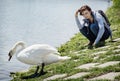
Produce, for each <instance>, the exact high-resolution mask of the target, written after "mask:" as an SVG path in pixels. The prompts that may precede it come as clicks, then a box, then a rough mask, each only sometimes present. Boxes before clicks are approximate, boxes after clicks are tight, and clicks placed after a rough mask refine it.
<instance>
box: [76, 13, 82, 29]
mask: <svg viewBox="0 0 120 81" xmlns="http://www.w3.org/2000/svg"><path fill="white" fill-rule="evenodd" d="M75 21H76V24H77V26H78V28H79V29H82V28H83V25H82V24H81V23H80V20H79V18H78V11H76V13H75Z"/></svg>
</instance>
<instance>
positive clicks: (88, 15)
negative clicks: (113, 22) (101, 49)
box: [75, 5, 112, 47]
mask: <svg viewBox="0 0 120 81" xmlns="http://www.w3.org/2000/svg"><path fill="white" fill-rule="evenodd" d="M78 13H79V14H80V15H81V16H82V17H83V19H82V22H80V20H79V18H78ZM75 19H76V23H77V26H78V28H79V30H80V32H81V33H82V34H83V36H85V37H86V38H87V39H88V40H89V43H88V47H91V46H97V45H98V43H100V42H105V40H106V39H108V38H109V37H111V39H112V32H111V30H110V27H109V25H108V24H107V23H106V21H105V19H104V18H103V16H102V15H101V14H99V13H98V12H93V11H92V10H91V8H90V7H89V6H88V5H84V6H82V7H81V8H80V9H78V10H77V11H76V13H75Z"/></svg>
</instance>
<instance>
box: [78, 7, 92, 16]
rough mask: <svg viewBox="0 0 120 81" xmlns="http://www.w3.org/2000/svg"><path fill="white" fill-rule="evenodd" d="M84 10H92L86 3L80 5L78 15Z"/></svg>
mask: <svg viewBox="0 0 120 81" xmlns="http://www.w3.org/2000/svg"><path fill="white" fill-rule="evenodd" d="M85 10H88V11H92V10H91V8H90V7H89V6H88V5H84V6H82V7H81V8H80V9H79V10H78V11H79V12H80V15H82V12H83V11H85Z"/></svg>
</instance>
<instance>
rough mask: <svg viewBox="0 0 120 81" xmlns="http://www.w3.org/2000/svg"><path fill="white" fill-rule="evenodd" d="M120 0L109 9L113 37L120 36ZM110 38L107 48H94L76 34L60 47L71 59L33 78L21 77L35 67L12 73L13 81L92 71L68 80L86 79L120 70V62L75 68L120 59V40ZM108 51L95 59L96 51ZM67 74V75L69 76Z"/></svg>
mask: <svg viewBox="0 0 120 81" xmlns="http://www.w3.org/2000/svg"><path fill="white" fill-rule="evenodd" d="M119 4H120V1H119V0H113V6H112V7H110V8H109V9H108V10H107V12H106V13H107V15H108V17H109V19H110V22H111V28H112V31H113V39H116V38H120V28H119V27H120V17H119V15H120V5H119ZM109 40H110V39H108V40H107V41H106V44H105V46H109V47H107V48H104V49H102V48H94V49H91V50H90V49H87V47H86V46H84V45H85V44H86V43H87V42H88V41H87V40H86V38H84V37H83V36H82V35H81V34H80V33H77V34H75V36H74V37H72V38H71V39H70V41H68V42H66V43H65V44H63V45H61V47H59V48H58V50H59V52H60V53H61V55H63V56H64V55H65V56H70V57H72V58H71V59H70V60H67V61H64V62H59V63H55V64H51V65H48V66H46V67H45V70H46V71H47V72H48V73H47V74H45V75H43V76H40V77H36V78H33V79H21V78H20V77H22V76H27V75H30V74H32V73H34V70H35V69H36V68H35V67H32V68H30V70H29V71H28V72H23V73H21V72H17V73H16V74H13V75H11V76H12V77H13V80H12V81H43V80H44V79H45V78H47V77H49V76H52V75H55V74H67V76H70V75H73V74H76V73H79V72H90V74H89V75H86V76H84V77H81V78H76V79H69V80H66V81H85V80H84V79H89V78H92V77H96V76H99V75H102V74H106V73H109V72H120V68H119V67H120V64H116V65H114V66H108V67H104V68H92V69H89V70H88V69H74V68H75V67H77V66H80V65H82V64H86V63H104V62H108V61H120V56H117V55H118V54H120V51H114V50H117V49H118V48H117V46H118V45H120V41H118V42H110V41H109ZM100 51H106V52H105V53H102V54H100V55H99V57H98V58H96V59H94V57H95V56H96V55H95V54H94V53H97V52H100ZM67 76H66V77H67ZM115 78H116V81H119V80H120V76H117V77H115ZM54 81H64V80H63V79H56V80H54ZM98 81H109V80H98Z"/></svg>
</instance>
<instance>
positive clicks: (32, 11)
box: [0, 0, 108, 81]
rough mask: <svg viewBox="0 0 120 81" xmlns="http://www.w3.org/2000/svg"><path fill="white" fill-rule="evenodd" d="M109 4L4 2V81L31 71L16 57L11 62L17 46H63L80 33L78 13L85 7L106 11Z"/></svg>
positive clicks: (102, 0)
mask: <svg viewBox="0 0 120 81" xmlns="http://www.w3.org/2000/svg"><path fill="white" fill-rule="evenodd" d="M107 3H108V2H107V1H106V0H90V1H89V0H0V81H8V80H10V79H11V78H10V77H9V72H16V71H19V70H23V69H26V68H28V67H29V66H28V65H25V64H23V63H21V62H19V61H17V60H16V58H15V56H14V57H13V58H12V60H11V61H10V62H8V52H9V50H10V48H11V47H12V46H13V45H14V43H15V42H17V41H19V40H23V41H25V42H26V44H27V45H32V44H35V43H47V44H50V45H53V46H55V47H57V46H60V44H63V43H65V42H66V41H68V40H69V39H70V38H71V37H72V36H73V35H74V34H75V33H77V32H79V31H78V29H77V26H76V24H75V20H74V13H75V11H76V10H77V9H78V8H79V7H80V6H81V5H83V4H89V6H91V7H92V9H93V10H97V9H103V10H106V8H107V6H108V4H107ZM95 4H97V5H95ZM101 5H102V6H101Z"/></svg>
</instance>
